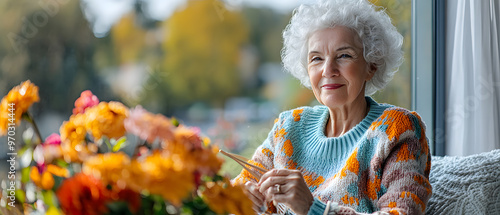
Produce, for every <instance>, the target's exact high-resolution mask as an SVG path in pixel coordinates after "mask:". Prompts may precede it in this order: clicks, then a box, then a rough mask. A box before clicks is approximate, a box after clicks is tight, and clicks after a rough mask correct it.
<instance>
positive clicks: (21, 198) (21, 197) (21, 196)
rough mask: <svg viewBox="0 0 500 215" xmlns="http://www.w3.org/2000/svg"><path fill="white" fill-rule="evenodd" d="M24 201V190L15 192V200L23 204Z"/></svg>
mask: <svg viewBox="0 0 500 215" xmlns="http://www.w3.org/2000/svg"><path fill="white" fill-rule="evenodd" d="M25 199H26V196H25V194H24V190H16V200H19V202H20V203H21V204H23V203H24V200H25Z"/></svg>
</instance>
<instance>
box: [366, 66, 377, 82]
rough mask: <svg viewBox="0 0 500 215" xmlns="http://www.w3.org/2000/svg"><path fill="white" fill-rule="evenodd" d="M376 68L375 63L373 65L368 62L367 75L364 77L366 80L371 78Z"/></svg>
mask: <svg viewBox="0 0 500 215" xmlns="http://www.w3.org/2000/svg"><path fill="white" fill-rule="evenodd" d="M377 69H378V68H377V65H375V64H374V63H370V64H369V65H368V77H366V81H369V80H371V79H372V78H373V76H374V75H375V72H377Z"/></svg>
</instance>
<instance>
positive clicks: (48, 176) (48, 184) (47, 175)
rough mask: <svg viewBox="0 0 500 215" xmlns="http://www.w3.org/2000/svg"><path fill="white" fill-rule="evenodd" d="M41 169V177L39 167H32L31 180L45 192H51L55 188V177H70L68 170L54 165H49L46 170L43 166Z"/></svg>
mask: <svg viewBox="0 0 500 215" xmlns="http://www.w3.org/2000/svg"><path fill="white" fill-rule="evenodd" d="M40 169H42V174H41V175H40V170H39V168H38V167H31V171H30V178H31V180H32V181H33V183H34V184H35V185H36V186H37V187H40V188H42V189H44V190H50V189H52V187H54V183H55V181H54V176H53V175H56V176H59V177H68V176H69V171H68V170H67V169H64V168H61V167H58V166H56V165H52V164H49V165H48V166H47V167H46V168H44V166H42V167H40Z"/></svg>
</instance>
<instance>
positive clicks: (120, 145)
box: [113, 137, 127, 152]
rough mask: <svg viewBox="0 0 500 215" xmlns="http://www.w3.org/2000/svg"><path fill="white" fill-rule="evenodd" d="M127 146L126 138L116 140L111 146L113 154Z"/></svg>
mask: <svg viewBox="0 0 500 215" xmlns="http://www.w3.org/2000/svg"><path fill="white" fill-rule="evenodd" d="M126 145H127V137H122V138H120V139H118V140H117V141H116V143H115V145H114V146H113V152H117V151H118V150H120V149H122V148H123V147H125V146H126Z"/></svg>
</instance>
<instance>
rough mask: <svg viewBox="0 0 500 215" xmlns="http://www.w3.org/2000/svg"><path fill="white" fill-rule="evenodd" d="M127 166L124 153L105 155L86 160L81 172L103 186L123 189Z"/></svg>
mask: <svg viewBox="0 0 500 215" xmlns="http://www.w3.org/2000/svg"><path fill="white" fill-rule="evenodd" d="M128 165H130V158H129V157H128V156H127V155H126V154H125V153H123V152H118V153H106V154H98V155H95V156H93V157H90V158H88V159H87V160H86V161H85V162H84V163H83V169H82V170H83V173H85V174H87V175H93V176H94V177H96V178H97V179H100V180H101V181H102V182H103V183H104V184H105V185H118V187H119V188H120V189H124V188H125V181H126V180H125V178H126V177H127V176H128V172H127V170H126V167H127V166H128Z"/></svg>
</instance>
